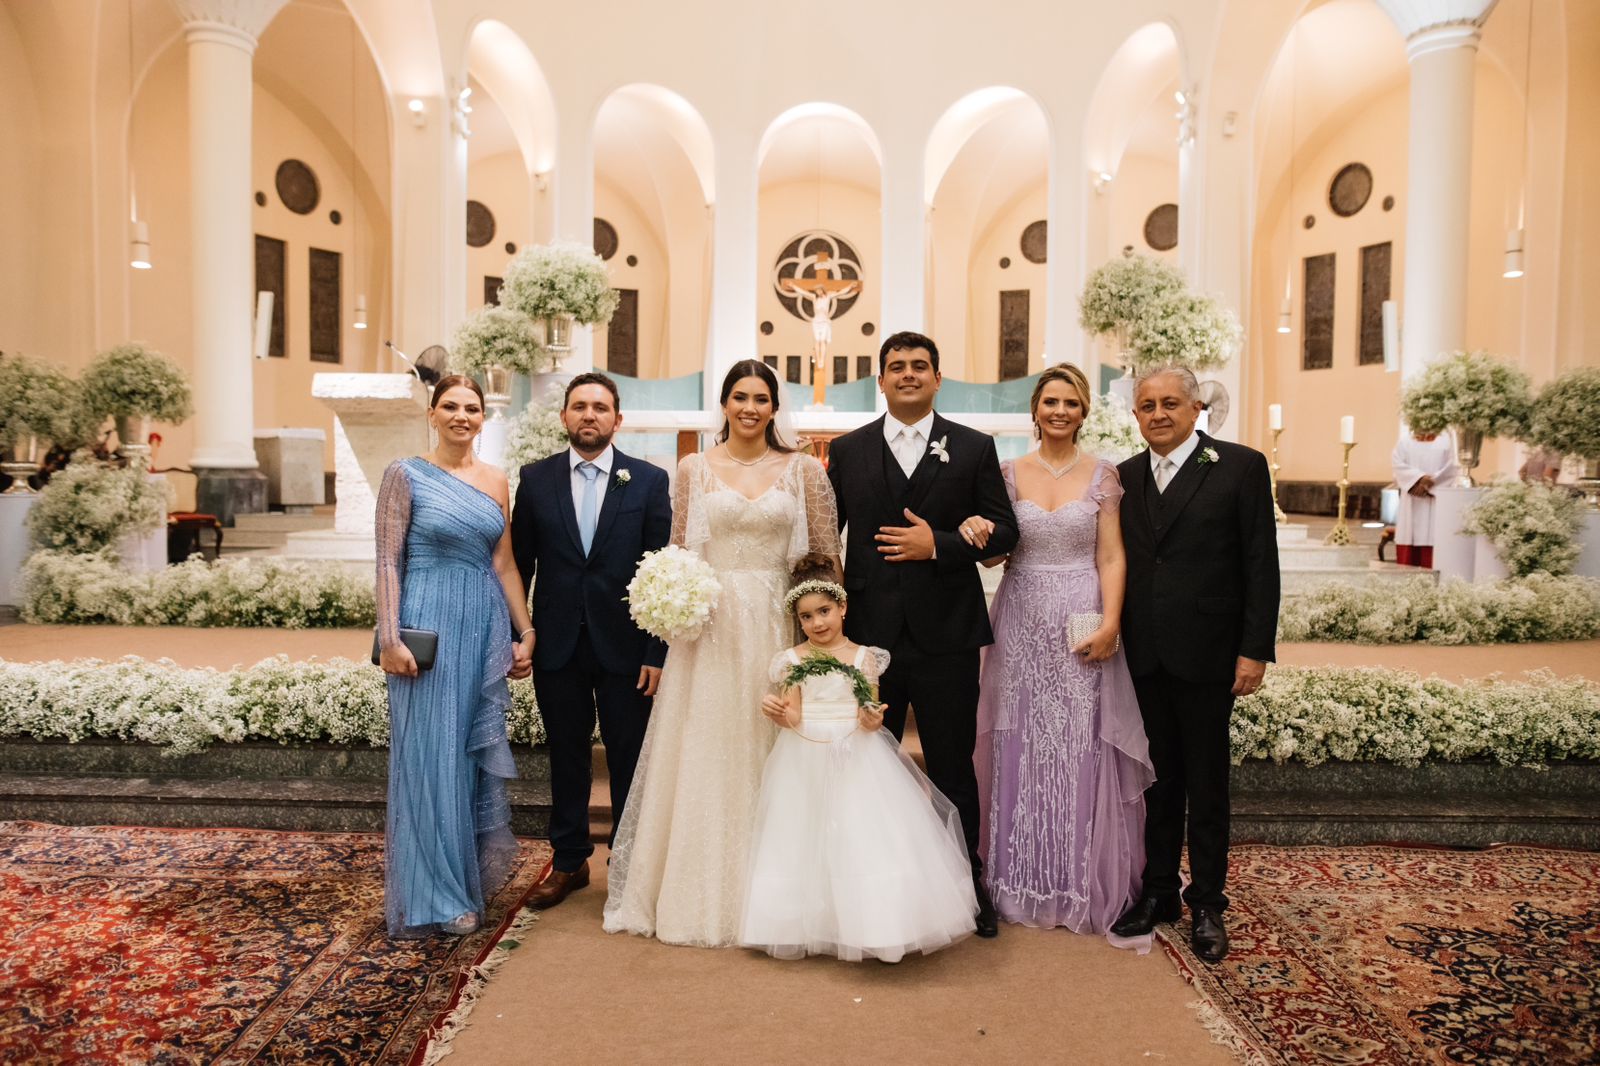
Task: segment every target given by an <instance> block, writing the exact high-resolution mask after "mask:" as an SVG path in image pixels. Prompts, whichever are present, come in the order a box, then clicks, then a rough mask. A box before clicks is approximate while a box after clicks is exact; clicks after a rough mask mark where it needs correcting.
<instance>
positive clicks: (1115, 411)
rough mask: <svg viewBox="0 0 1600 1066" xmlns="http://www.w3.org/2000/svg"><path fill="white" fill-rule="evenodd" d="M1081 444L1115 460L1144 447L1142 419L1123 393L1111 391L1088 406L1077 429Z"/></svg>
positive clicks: (1090, 450) (1104, 457)
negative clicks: (1137, 417) (1086, 412)
mask: <svg viewBox="0 0 1600 1066" xmlns="http://www.w3.org/2000/svg"><path fill="white" fill-rule="evenodd" d="M1078 446H1079V447H1080V448H1082V449H1083V450H1084V451H1086V452H1088V453H1089V454H1090V455H1093V456H1097V457H1098V458H1101V459H1108V460H1110V461H1111V462H1113V463H1120V462H1122V460H1124V459H1126V458H1128V457H1129V456H1130V455H1134V454H1136V453H1137V452H1139V451H1142V450H1143V449H1144V438H1143V437H1141V436H1139V423H1138V422H1137V421H1136V420H1135V419H1134V417H1133V412H1132V411H1131V410H1129V409H1128V405H1127V403H1126V402H1124V401H1123V399H1122V397H1120V396H1118V395H1117V394H1116V393H1108V394H1107V395H1105V396H1102V397H1100V398H1099V399H1098V400H1096V401H1095V402H1094V403H1093V404H1091V405H1090V407H1089V417H1088V418H1085V419H1084V420H1083V428H1082V429H1080V430H1078Z"/></svg>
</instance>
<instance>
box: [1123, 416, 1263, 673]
mask: <svg viewBox="0 0 1600 1066" xmlns="http://www.w3.org/2000/svg"><path fill="white" fill-rule="evenodd" d="M1207 448H1211V449H1214V450H1215V451H1216V455H1217V461H1216V462H1203V461H1202V459H1203V457H1204V453H1205V451H1206V449H1207ZM1117 470H1118V472H1119V473H1120V474H1121V475H1122V488H1123V497H1122V541H1123V544H1124V546H1125V548H1126V551H1127V558H1128V585H1127V595H1126V597H1125V598H1124V600H1123V604H1122V638H1123V642H1124V644H1125V645H1126V646H1127V655H1128V669H1129V671H1130V672H1131V673H1132V674H1133V675H1134V676H1135V677H1139V676H1142V675H1146V674H1151V673H1154V672H1155V671H1156V670H1157V669H1161V670H1165V671H1166V672H1167V673H1169V674H1171V675H1173V676H1174V677H1178V678H1181V679H1183V680H1185V681H1193V682H1199V683H1206V682H1231V681H1232V680H1233V674H1234V668H1235V662H1236V660H1237V659H1238V657H1239V656H1241V655H1243V656H1245V657H1246V658H1250V659H1259V660H1260V661H1262V662H1271V661H1272V659H1273V647H1274V644H1275V642H1276V639H1277V629H1278V584H1279V578H1278V533H1277V526H1276V524H1275V523H1274V521H1273V514H1272V487H1271V481H1270V479H1269V477H1268V474H1267V460H1266V457H1265V456H1263V455H1262V454H1261V453H1260V452H1258V451H1256V450H1254V449H1253V448H1246V447H1244V446H1243V445H1240V444H1230V443H1229V442H1227V441H1221V440H1215V439H1213V438H1211V437H1209V436H1207V435H1206V434H1204V433H1202V434H1200V444H1199V446H1198V447H1196V448H1195V450H1194V451H1193V452H1192V453H1191V454H1190V456H1189V458H1188V460H1187V461H1186V462H1185V463H1184V464H1183V466H1182V467H1181V468H1180V469H1179V470H1178V472H1177V473H1176V474H1174V475H1173V477H1172V480H1171V482H1169V483H1168V485H1167V491H1166V492H1165V493H1159V492H1157V491H1156V485H1155V478H1154V477H1153V476H1152V474H1151V472H1150V452H1149V451H1148V450H1146V451H1142V452H1140V453H1139V454H1138V455H1135V456H1134V457H1133V458H1131V459H1128V460H1125V461H1124V462H1123V463H1122V465H1121V466H1119V467H1118V468H1117Z"/></svg>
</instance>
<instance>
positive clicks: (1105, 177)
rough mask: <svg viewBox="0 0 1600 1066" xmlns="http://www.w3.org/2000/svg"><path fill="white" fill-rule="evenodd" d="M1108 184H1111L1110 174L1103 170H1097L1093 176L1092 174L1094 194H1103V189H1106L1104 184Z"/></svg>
mask: <svg viewBox="0 0 1600 1066" xmlns="http://www.w3.org/2000/svg"><path fill="white" fill-rule="evenodd" d="M1110 184H1111V175H1110V174H1107V173H1106V172H1105V171H1103V170H1101V171H1098V172H1096V173H1095V176H1094V191H1095V195H1096V196H1102V195H1104V194H1105V191H1106V186H1107V185H1110Z"/></svg>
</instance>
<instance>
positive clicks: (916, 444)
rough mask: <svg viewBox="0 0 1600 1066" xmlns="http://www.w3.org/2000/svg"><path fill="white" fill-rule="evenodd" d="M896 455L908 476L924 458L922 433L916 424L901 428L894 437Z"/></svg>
mask: <svg viewBox="0 0 1600 1066" xmlns="http://www.w3.org/2000/svg"><path fill="white" fill-rule="evenodd" d="M894 457H895V458H896V459H898V460H899V461H900V469H901V470H903V471H905V475H906V477H910V476H911V473H912V471H914V470H916V468H917V463H919V462H920V461H921V460H922V434H921V433H918V432H917V429H916V427H915V426H904V427H902V428H901V430H900V433H899V435H898V436H896V437H895V439H894Z"/></svg>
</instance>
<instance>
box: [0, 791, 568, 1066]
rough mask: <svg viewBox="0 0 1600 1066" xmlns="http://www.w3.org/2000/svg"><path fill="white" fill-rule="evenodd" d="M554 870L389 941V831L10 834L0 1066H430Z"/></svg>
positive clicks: (526, 858) (0, 913)
mask: <svg viewBox="0 0 1600 1066" xmlns="http://www.w3.org/2000/svg"><path fill="white" fill-rule="evenodd" d="M548 857H549V849H548V847H547V846H546V845H543V844H537V843H526V844H524V845H523V850H522V853H521V855H520V856H519V858H518V861H517V864H516V866H515V867H514V869H513V872H512V874H511V877H510V878H509V880H508V881H507V883H506V885H505V886H504V887H503V888H501V890H500V891H499V892H498V893H497V894H496V896H495V898H494V900H493V902H492V903H491V904H490V906H489V908H488V918H487V921H486V922H485V923H484V925H483V927H482V928H480V929H479V930H478V932H476V933H474V934H472V935H471V936H467V937H461V938H455V937H445V936H438V937H430V938H427V939H422V940H403V941H392V940H390V939H389V938H388V937H387V936H385V935H384V926H383V837H382V836H381V835H379V834H373V833H282V832H271V831H265V830H251V829H134V828H124V827H118V826H99V827H93V828H76V827H68V826H54V825H41V824H37V823H31V822H0V1063H13V1062H15V1063H24V1062H25V1063H29V1064H34V1063H63V1062H94V1063H149V1062H163V1063H250V1062H258V1061H260V1062H274V1063H294V1062H315V1063H319V1064H324V1063H332V1064H345V1063H349V1064H355V1063H381V1064H402V1063H409V1062H420V1061H422V1059H423V1056H424V1055H425V1054H426V1052H427V1042H428V1040H429V1038H430V1035H433V1034H435V1033H436V1032H438V1031H439V1030H440V1028H441V1027H444V1028H446V1029H453V1026H454V1025H455V1024H456V1023H457V1022H458V1021H459V1016H458V1017H457V1018H455V1019H450V1020H449V1021H448V1023H447V1019H448V1018H449V1016H450V1014H451V1012H452V1011H453V1010H455V1009H456V1008H457V1007H458V1004H460V1003H461V1001H462V1000H463V998H465V999H466V1000H468V1001H470V999H471V998H473V997H474V996H475V994H476V988H477V985H478V984H481V980H482V977H483V975H484V971H485V969H486V967H492V965H493V963H494V962H495V961H498V957H500V956H503V955H504V951H500V952H496V953H495V955H496V957H495V958H494V959H491V957H490V952H491V950H492V949H493V948H494V947H495V945H496V942H497V941H499V940H500V939H501V937H502V935H503V934H504V933H505V932H506V930H507V929H508V928H509V927H510V926H511V925H512V923H513V922H514V921H520V919H518V913H517V912H518V908H519V906H520V904H521V902H522V900H523V899H524V898H525V897H526V895H527V893H528V891H529V889H531V888H532V887H533V885H534V883H535V882H536V880H537V878H538V875H539V873H540V870H541V869H542V867H543V866H544V863H545V861H546V859H547V858H548ZM529 913H531V912H529ZM510 939H512V938H508V940H510ZM447 1039H448V1038H447V1037H445V1038H443V1039H441V1040H440V1041H439V1043H441V1044H442V1043H443V1042H445V1041H446V1040H447ZM435 1054H437V1050H436V1051H435Z"/></svg>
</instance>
